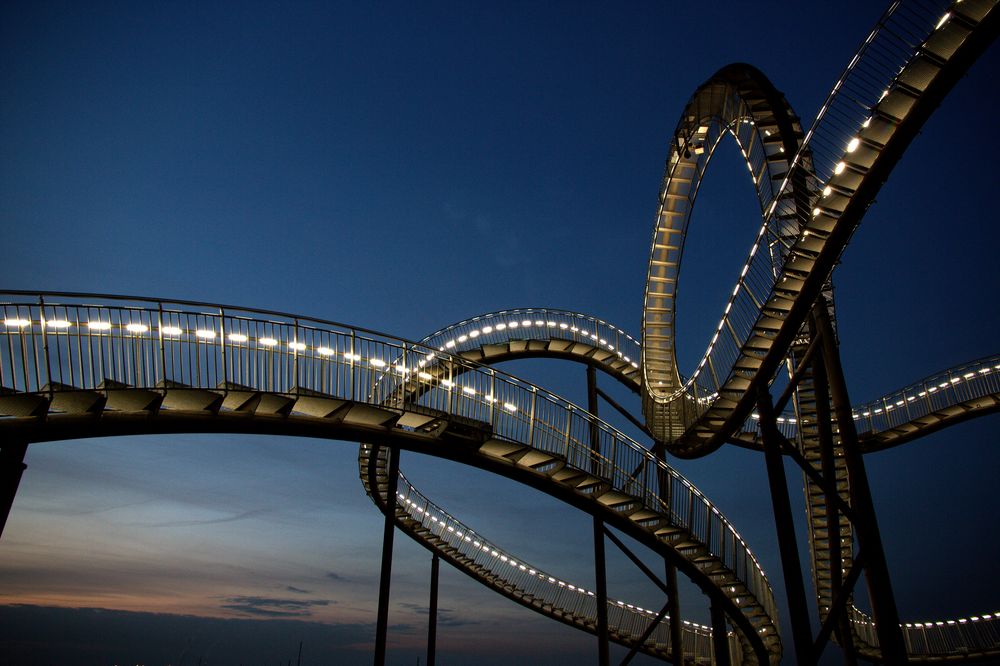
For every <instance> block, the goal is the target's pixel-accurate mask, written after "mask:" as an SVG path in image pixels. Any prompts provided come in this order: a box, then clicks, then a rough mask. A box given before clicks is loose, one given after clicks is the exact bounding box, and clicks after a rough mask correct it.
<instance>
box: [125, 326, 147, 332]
mask: <svg viewBox="0 0 1000 666" xmlns="http://www.w3.org/2000/svg"><path fill="white" fill-rule="evenodd" d="M125 330H126V331H128V332H129V333H145V332H146V331H148V330H149V326H146V325H145V324H127V325H126V326H125Z"/></svg>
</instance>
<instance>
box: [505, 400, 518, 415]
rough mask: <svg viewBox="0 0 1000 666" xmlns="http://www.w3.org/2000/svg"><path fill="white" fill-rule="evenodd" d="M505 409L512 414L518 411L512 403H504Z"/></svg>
mask: <svg viewBox="0 0 1000 666" xmlns="http://www.w3.org/2000/svg"><path fill="white" fill-rule="evenodd" d="M503 408H504V409H506V410H507V411H508V412H510V413H512V414H513V413H514V412H516V411H517V406H516V405H514V404H513V403H510V402H505V403H503Z"/></svg>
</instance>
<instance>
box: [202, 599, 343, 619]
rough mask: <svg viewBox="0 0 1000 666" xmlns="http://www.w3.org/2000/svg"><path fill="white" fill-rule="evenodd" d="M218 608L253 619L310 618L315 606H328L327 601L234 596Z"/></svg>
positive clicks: (328, 601)
mask: <svg viewBox="0 0 1000 666" xmlns="http://www.w3.org/2000/svg"><path fill="white" fill-rule="evenodd" d="M223 601H225V602H226V603H224V604H221V606H220V608H225V609H226V610H231V611H236V612H237V613H243V614H245V615H251V616H254V617H276V618H277V617H310V616H311V615H312V609H313V608H315V607H317V606H329V605H330V604H331V603H336V602H335V601H330V600H329V599H281V598H278V597H247V596H235V597H227V598H225V599H223Z"/></svg>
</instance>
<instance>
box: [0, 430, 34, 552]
mask: <svg viewBox="0 0 1000 666" xmlns="http://www.w3.org/2000/svg"><path fill="white" fill-rule="evenodd" d="M27 451H28V443H27V442H23V441H11V440H7V441H5V442H4V443H3V444H2V445H0V536H2V535H3V528H4V526H5V525H6V524H7V517H8V516H9V515H10V509H11V507H12V506H13V505H14V496H15V495H17V487H18V486H19V485H20V484H21V475H22V474H24V470H25V469H27V467H28V466H27V465H25V464H24V455H25V453H27Z"/></svg>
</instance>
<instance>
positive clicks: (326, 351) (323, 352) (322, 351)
mask: <svg viewBox="0 0 1000 666" xmlns="http://www.w3.org/2000/svg"><path fill="white" fill-rule="evenodd" d="M316 353H317V354H319V355H320V356H333V355H334V354H336V353H337V352H335V351H333V350H332V349H330V348H329V347H317V348H316Z"/></svg>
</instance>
